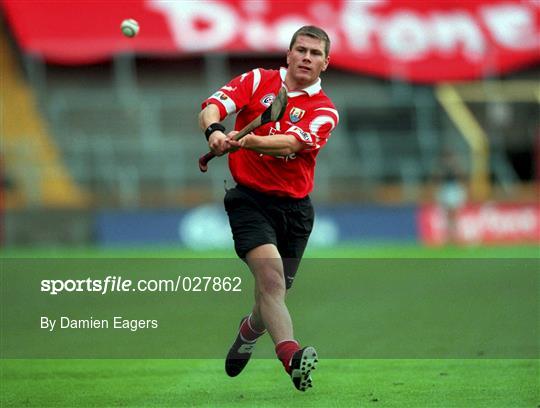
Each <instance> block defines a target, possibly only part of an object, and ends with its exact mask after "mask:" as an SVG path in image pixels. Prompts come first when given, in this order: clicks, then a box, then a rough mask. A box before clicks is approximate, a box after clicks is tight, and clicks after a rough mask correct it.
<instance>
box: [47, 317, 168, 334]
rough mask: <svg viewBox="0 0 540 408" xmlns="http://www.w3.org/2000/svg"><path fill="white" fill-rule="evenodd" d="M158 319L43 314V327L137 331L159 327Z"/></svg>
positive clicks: (52, 329)
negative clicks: (72, 316) (78, 317)
mask: <svg viewBox="0 0 540 408" xmlns="http://www.w3.org/2000/svg"><path fill="white" fill-rule="evenodd" d="M158 326H159V323H158V321H157V320H155V319H154V320H142V319H125V318H123V317H122V316H114V317H113V318H112V319H111V320H108V319H94V318H93V317H92V316H90V318H89V319H71V318H69V317H67V316H60V318H59V319H49V318H48V317H47V316H41V325H40V327H41V328H42V329H47V330H49V331H51V332H52V331H54V330H55V329H57V328H58V329H109V328H112V329H128V330H130V331H132V332H135V331H137V330H140V329H157V328H158Z"/></svg>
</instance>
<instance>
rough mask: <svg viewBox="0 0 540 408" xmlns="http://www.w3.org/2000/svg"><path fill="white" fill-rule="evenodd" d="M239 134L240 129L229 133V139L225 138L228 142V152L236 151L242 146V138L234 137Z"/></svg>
mask: <svg viewBox="0 0 540 408" xmlns="http://www.w3.org/2000/svg"><path fill="white" fill-rule="evenodd" d="M237 134H238V131H236V130H233V131H231V132H229V133H227V139H225V143H227V147H228V148H227V152H228V153H233V152H236V151H237V150H238V149H240V148H241V147H242V139H240V140H234V137H235V136H236V135H237Z"/></svg>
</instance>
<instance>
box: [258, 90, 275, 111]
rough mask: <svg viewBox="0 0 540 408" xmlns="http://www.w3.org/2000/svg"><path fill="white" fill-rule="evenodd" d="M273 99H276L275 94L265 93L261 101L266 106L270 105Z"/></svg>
mask: <svg viewBox="0 0 540 408" xmlns="http://www.w3.org/2000/svg"><path fill="white" fill-rule="evenodd" d="M274 99H276V95H274V94H273V93H270V94H266V95H264V96H263V97H262V98H261V103H262V104H263V105H264V106H266V107H267V108H268V107H269V106H270V105H272V102H274Z"/></svg>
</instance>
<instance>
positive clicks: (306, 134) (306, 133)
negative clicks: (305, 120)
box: [299, 130, 313, 143]
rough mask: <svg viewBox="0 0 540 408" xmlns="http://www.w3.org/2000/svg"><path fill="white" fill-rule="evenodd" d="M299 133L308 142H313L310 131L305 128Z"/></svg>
mask: <svg viewBox="0 0 540 408" xmlns="http://www.w3.org/2000/svg"><path fill="white" fill-rule="evenodd" d="M299 133H300V137H301V138H302V140H304V141H305V142H307V143H313V139H312V138H311V135H310V134H309V133H308V132H304V131H303V130H301V131H300V132H299Z"/></svg>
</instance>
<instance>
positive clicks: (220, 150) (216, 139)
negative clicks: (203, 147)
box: [208, 130, 229, 156]
mask: <svg viewBox="0 0 540 408" xmlns="http://www.w3.org/2000/svg"><path fill="white" fill-rule="evenodd" d="M208 147H209V148H210V151H212V153H214V154H215V155H216V156H223V155H224V154H225V153H227V151H228V150H229V144H228V143H227V136H226V135H225V133H223V132H220V131H219V130H216V131H215V132H213V133H212V134H211V135H210V137H209V138H208Z"/></svg>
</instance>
